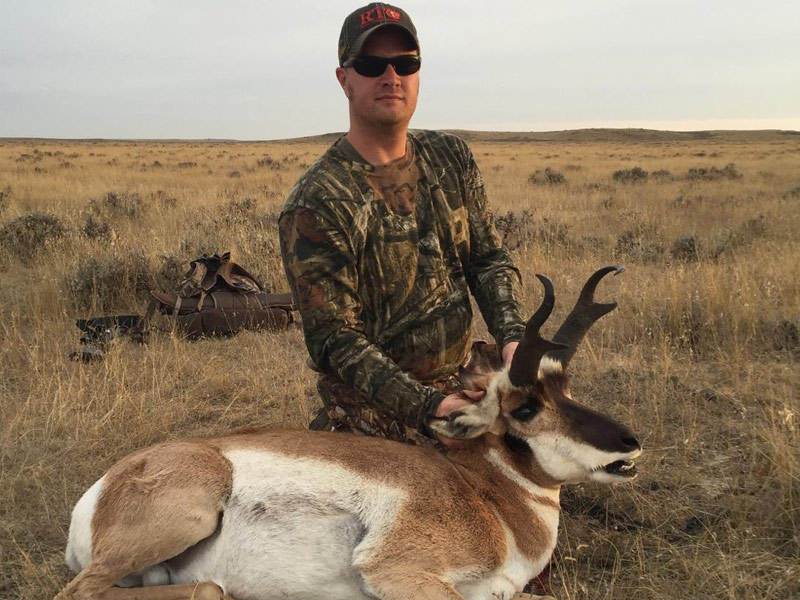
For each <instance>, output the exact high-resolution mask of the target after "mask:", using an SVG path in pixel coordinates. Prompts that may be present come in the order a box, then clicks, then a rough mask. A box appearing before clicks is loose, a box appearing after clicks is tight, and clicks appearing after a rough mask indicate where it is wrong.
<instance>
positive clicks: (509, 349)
mask: <svg viewBox="0 0 800 600" xmlns="http://www.w3.org/2000/svg"><path fill="white" fill-rule="evenodd" d="M517 346H519V342H508V343H507V344H506V345H505V346H503V351H502V353H501V356H502V357H503V366H504V367H508V366H509V365H510V364H511V360H512V359H513V358H514V352H516V351H517Z"/></svg>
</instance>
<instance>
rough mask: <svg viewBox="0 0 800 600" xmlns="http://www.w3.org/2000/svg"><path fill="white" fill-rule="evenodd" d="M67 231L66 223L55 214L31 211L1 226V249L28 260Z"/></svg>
mask: <svg viewBox="0 0 800 600" xmlns="http://www.w3.org/2000/svg"><path fill="white" fill-rule="evenodd" d="M66 233H67V229H66V227H65V226H64V223H63V222H62V221H61V219H59V218H58V217H56V216H55V215H47V214H44V213H30V214H27V215H22V216H21V217H17V218H16V219H13V220H11V221H9V222H8V223H5V224H4V225H3V226H2V227H0V249H2V252H3V253H7V254H9V255H11V256H14V257H17V258H19V259H22V260H26V261H27V260H31V259H32V258H33V257H34V256H35V255H36V254H37V253H38V252H39V251H40V250H42V249H44V248H45V247H46V246H47V245H48V244H50V243H52V242H54V241H56V240H59V239H61V238H63V237H64V236H65V235H66Z"/></svg>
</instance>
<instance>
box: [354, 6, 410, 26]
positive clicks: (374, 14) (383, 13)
mask: <svg viewBox="0 0 800 600" xmlns="http://www.w3.org/2000/svg"><path fill="white" fill-rule="evenodd" d="M359 16H360V17H361V29H364V27H367V26H368V25H370V24H371V23H373V22H375V21H387V20H390V21H399V20H400V17H401V16H402V14H401V13H400V11H399V10H397V9H394V8H392V7H391V6H387V7H385V9H384V7H383V6H376V7H375V8H373V9H372V10H366V11H364V12H363V13H361V15H359Z"/></svg>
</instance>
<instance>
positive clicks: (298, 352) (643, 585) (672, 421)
mask: <svg viewBox="0 0 800 600" xmlns="http://www.w3.org/2000/svg"><path fill="white" fill-rule="evenodd" d="M586 140H589V141H586ZM327 143H328V141H327V140H313V139H311V140H304V141H300V142H265V143H234V142H111V141H109V142H105V141H96V142H94V141H85V142H66V141H45V140H0V277H2V284H0V316H1V317H2V318H0V372H1V373H2V378H0V398H1V399H0V448H1V449H0V569H2V572H1V573H0V598H2V599H4V600H5V599H8V600H11V599H25V600H38V599H44V598H52V597H53V596H54V595H55V593H56V592H57V591H58V589H59V588H60V587H61V586H62V585H63V584H64V583H65V582H66V581H67V580H68V579H69V574H68V572H67V569H66V567H65V566H64V564H63V550H64V547H65V544H66V534H67V528H68V525H69V514H70V511H71V508H72V505H73V504H74V502H75V501H76V500H77V499H78V497H79V496H80V495H81V494H82V492H83V491H84V490H85V489H86V488H87V487H88V486H89V485H90V484H91V483H92V482H93V481H95V480H96V479H97V478H98V477H99V476H100V475H101V474H102V473H103V472H104V470H105V469H106V468H107V467H108V466H110V465H111V464H112V463H113V462H114V461H115V460H117V459H119V458H120V457H122V456H123V455H125V454H126V453H128V452H130V451H132V450H134V449H136V448H140V447H142V446H145V445H148V444H152V443H155V442H160V441H163V440H166V439H173V438H179V437H184V436H190V435H202V434H209V433H212V432H213V433H219V432H223V431H225V430H228V429H231V428H233V427H237V426H242V425H261V424H280V425H285V426H292V427H295V426H303V425H304V424H305V423H306V422H307V421H308V419H309V416H310V415H311V414H312V412H313V411H314V409H315V408H316V407H317V406H318V405H319V401H318V399H317V397H316V394H315V391H314V385H313V375H312V373H311V372H310V371H309V370H308V369H307V368H306V367H305V348H304V345H303V341H302V336H301V334H300V332H299V330H298V329H296V328H292V329H290V330H289V331H285V332H281V333H243V334H241V335H239V336H237V337H234V338H230V339H224V340H204V341H200V342H188V341H184V340H180V339H178V338H176V337H174V336H172V335H170V334H168V333H163V334H156V335H154V336H153V337H152V339H151V340H150V342H149V343H148V344H147V345H144V346H142V345H137V344H134V343H132V342H129V341H126V340H124V339H123V340H120V341H119V342H118V343H116V344H115V345H114V346H113V347H112V348H111V350H110V352H109V353H108V356H107V359H106V360H105V361H104V362H102V363H98V364H90V365H86V364H81V363H76V362H72V361H70V360H69V358H68V355H69V353H70V352H71V351H72V350H75V349H77V347H78V330H77V329H76V328H75V326H74V320H75V319H76V318H79V317H86V316H98V315H101V314H115V313H131V312H133V313H137V312H138V313H142V312H143V311H144V308H145V306H146V304H147V291H148V290H150V289H166V290H170V289H173V288H174V287H175V285H176V284H177V282H178V281H179V280H180V278H181V275H182V273H183V271H184V270H185V268H186V266H187V263H188V261H189V260H191V259H192V258H195V257H197V256H199V255H200V254H202V253H204V252H221V251H224V250H231V251H232V252H233V255H234V258H235V260H236V261H237V262H239V263H240V264H242V265H243V266H244V267H245V268H247V269H248V270H249V271H251V272H252V273H253V274H255V275H256V276H257V277H260V278H261V279H262V280H263V281H265V282H266V283H268V284H269V285H270V286H271V287H272V289H273V290H274V291H285V290H286V284H285V280H284V275H283V271H282V267H281V262H280V256H279V253H278V245H277V233H276V219H277V215H278V213H279V211H280V207H281V205H282V203H283V200H284V198H285V197H286V195H287V193H288V191H289V189H290V188H291V186H292V185H293V183H294V181H295V180H296V179H297V178H298V176H299V175H300V174H301V173H302V172H303V170H304V169H305V168H306V167H307V166H308V165H309V164H311V163H312V162H313V161H314V160H315V158H316V157H317V156H318V155H319V154H321V153H322V152H323V151H324V149H325V147H326V146H327ZM472 148H473V151H474V153H475V156H476V158H477V160H478V163H479V165H480V167H481V169H482V171H483V174H484V177H485V180H486V185H487V189H488V193H489V196H490V202H491V205H492V208H493V210H494V212H495V214H496V216H497V221H498V226H499V228H500V230H501V232H502V233H503V235H504V236H505V239H506V243H507V245H508V246H509V248H511V250H512V253H513V255H514V257H515V260H516V261H517V264H518V265H519V267H520V270H521V271H522V274H523V278H524V290H525V305H526V308H527V309H529V310H533V309H534V308H535V307H536V306H537V305H538V301H539V293H540V290H539V286H538V283H537V282H536V280H535V278H534V276H533V275H534V273H537V272H538V273H544V274H546V275H548V276H549V277H550V278H551V279H552V280H553V282H554V284H555V288H556V296H557V299H558V304H557V308H556V311H555V313H554V317H553V318H552V321H553V323H552V324H549V325H548V327H546V329H545V333H549V334H552V333H553V331H554V323H556V322H558V321H559V320H560V319H561V318H562V317H563V316H564V315H565V314H566V312H567V310H569V308H570V307H571V304H572V302H573V301H574V299H575V297H576V294H577V292H578V291H579V289H580V286H581V284H582V283H583V281H584V280H585V278H586V277H587V276H588V275H589V274H590V273H591V272H592V271H593V270H595V269H596V268H597V267H600V266H603V265H606V264H624V265H625V266H626V273H625V274H623V275H621V276H619V277H616V278H609V280H608V281H604V282H603V283H602V284H601V288H600V290H599V293H598V297H599V298H600V299H615V300H617V301H618V302H619V305H620V307H619V309H618V310H617V311H615V312H614V313H612V314H611V315H610V316H608V317H606V318H605V319H603V321H601V322H600V323H599V324H598V325H597V326H596V327H595V328H594V329H593V330H592V332H591V333H590V334H589V336H588V339H587V340H586V341H585V342H584V344H583V346H582V348H581V350H580V351H579V353H578V354H577V355H576V357H575V360H574V361H573V364H572V373H573V391H574V394H575V397H576V399H578V400H580V401H583V402H585V403H586V404H588V405H591V406H593V407H595V408H599V409H601V410H604V411H606V412H609V413H610V414H612V415H614V416H615V417H617V418H618V419H619V420H621V421H622V422H624V423H627V424H628V425H630V426H631V427H632V428H633V430H634V431H636V432H637V433H638V434H639V436H640V439H641V441H642V443H643V446H644V450H645V451H644V454H643V455H642V457H641V458H640V459H639V460H638V461H637V462H638V464H639V471H640V476H639V478H638V479H637V480H636V481H634V482H633V483H632V484H630V485H621V486H618V487H615V488H607V487H600V486H591V485H587V486H575V487H572V488H568V489H565V491H564V492H563V494H562V505H563V508H564V511H563V513H562V526H561V531H560V537H559V544H558V548H557V550H556V554H555V556H554V562H553V573H552V577H551V581H550V585H551V588H552V593H553V594H554V595H555V596H556V597H557V598H559V599H561V600H567V599H588V598H592V599H595V598H604V599H611V598H614V599H624V598H636V599H637V600H649V599H664V600H666V599H668V598H669V599H674V598H719V599H731V600H733V599H734V598H735V599H737V600H745V599H753V600H756V599H758V600H763V599H767V598H769V599H773V598H774V599H783V598H785V599H789V598H798V597H800V430H799V429H798V426H799V424H800V423H799V422H800V368H798V359H799V358H800V329H799V328H800V277H798V272H799V270H800V268H799V267H800V236H798V232H799V231H800V136H796V135H794V136H792V135H780V134H777V133H773V134H762V135H756V134H753V135H750V136H748V135H747V134H740V135H736V136H733V135H729V136H725V135H700V136H694V137H693V136H675V135H673V136H668V135H662V136H650V137H648V136H645V135H640V136H622V135H615V134H614V133H613V132H611V133H609V134H608V135H607V136H605V137H604V136H601V135H595V136H594V137H587V138H586V139H585V140H583V141H582V140H581V139H580V138H576V137H575V136H571V137H570V136H567V135H562V136H558V135H554V136H550V137H543V136H539V138H536V137H535V136H532V137H529V138H525V137H524V136H522V137H520V136H511V135H506V136H502V135H481V136H473V142H472ZM475 329H476V335H478V336H485V335H486V334H485V328H484V326H483V324H482V322H478V323H476V324H475ZM323 584H324V583H323Z"/></svg>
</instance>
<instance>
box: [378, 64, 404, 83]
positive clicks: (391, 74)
mask: <svg viewBox="0 0 800 600" xmlns="http://www.w3.org/2000/svg"><path fill="white" fill-rule="evenodd" d="M381 83H382V84H384V85H399V84H400V75H398V74H397V71H395V70H394V65H392V64H388V65H386V70H385V71H384V72H383V75H381Z"/></svg>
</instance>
